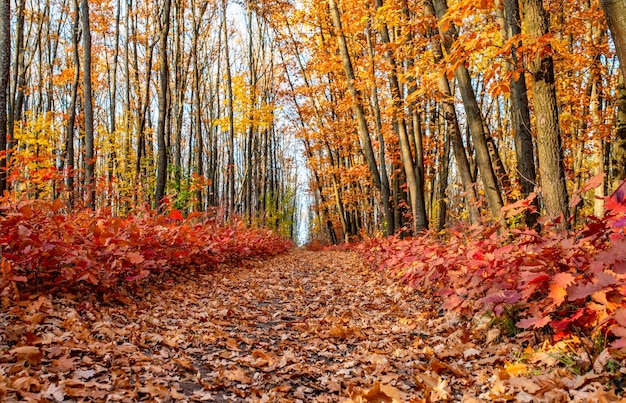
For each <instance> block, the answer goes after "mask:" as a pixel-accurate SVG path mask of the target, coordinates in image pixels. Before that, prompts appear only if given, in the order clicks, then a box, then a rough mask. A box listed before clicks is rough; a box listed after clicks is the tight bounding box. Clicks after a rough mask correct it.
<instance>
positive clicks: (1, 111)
mask: <svg viewBox="0 0 626 403" xmlns="http://www.w3.org/2000/svg"><path fill="white" fill-rule="evenodd" d="M10 4H11V2H10V1H9V0H5V1H3V2H2V4H0V197H2V195H3V194H4V191H5V190H7V188H8V187H7V168H8V164H7V158H6V151H7V130H8V125H7V123H10V124H13V122H7V114H6V110H7V94H8V89H9V85H10V84H9V77H10V74H9V73H10V70H11V6H10Z"/></svg>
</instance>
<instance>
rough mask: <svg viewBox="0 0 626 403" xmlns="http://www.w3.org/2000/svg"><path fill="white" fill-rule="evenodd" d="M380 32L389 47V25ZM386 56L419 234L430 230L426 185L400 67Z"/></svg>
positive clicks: (387, 53)
mask: <svg viewBox="0 0 626 403" xmlns="http://www.w3.org/2000/svg"><path fill="white" fill-rule="evenodd" d="M381 7H382V0H376V8H377V9H380V8H381ZM379 30H380V35H381V37H382V40H383V43H385V44H387V45H389V44H390V43H391V39H390V37H389V29H388V28H387V24H385V23H382V24H380V29H379ZM384 56H385V59H386V61H387V63H389V65H390V66H391V71H390V73H389V75H388V76H389V85H390V87H391V97H392V99H393V105H394V114H395V120H396V123H397V124H396V128H397V132H398V140H399V143H400V155H401V157H402V164H403V165H404V171H405V172H406V176H407V183H408V185H409V197H410V200H411V211H412V213H413V231H414V233H415V234H417V233H418V232H420V231H422V230H425V229H427V228H428V217H427V216H426V204H425V200H424V184H423V182H422V180H421V179H422V175H421V173H420V172H419V169H418V168H417V166H416V164H415V161H414V160H413V153H412V151H411V142H410V139H409V135H408V133H407V126H406V123H405V121H404V119H403V117H402V116H403V115H404V105H403V96H402V90H401V88H400V83H399V81H398V74H397V69H398V66H397V63H396V60H395V57H394V55H393V53H392V52H391V50H386V51H385V53H384ZM418 130H419V128H418ZM420 145H421V141H420ZM420 151H421V150H416V155H418V159H421V161H422V166H423V154H422V155H419V152H420Z"/></svg>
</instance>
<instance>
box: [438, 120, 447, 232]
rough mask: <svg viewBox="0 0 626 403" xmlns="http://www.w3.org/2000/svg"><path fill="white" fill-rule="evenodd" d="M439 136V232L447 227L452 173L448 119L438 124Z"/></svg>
mask: <svg viewBox="0 0 626 403" xmlns="http://www.w3.org/2000/svg"><path fill="white" fill-rule="evenodd" d="M438 127H439V134H440V137H442V139H441V140H443V147H442V148H443V150H442V152H441V153H440V154H439V156H438V162H439V164H438V165H439V169H438V171H439V183H438V185H437V196H436V203H437V204H436V207H437V214H436V217H437V221H436V226H435V230H436V231H437V232H439V231H441V230H443V229H444V228H445V226H446V212H447V208H448V203H446V189H447V187H448V175H449V172H450V145H451V144H450V143H451V141H450V140H451V138H450V137H451V136H450V135H449V134H448V133H447V130H446V119H445V116H442V117H441V118H440V119H439V122H438Z"/></svg>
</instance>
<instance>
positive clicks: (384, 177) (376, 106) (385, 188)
mask: <svg viewBox="0 0 626 403" xmlns="http://www.w3.org/2000/svg"><path fill="white" fill-rule="evenodd" d="M372 37H373V35H372V31H371V27H370V26H369V25H368V27H367V37H366V39H367V51H368V54H369V57H370V63H371V65H372V68H371V71H370V74H371V80H372V97H373V101H372V109H373V110H374V120H375V121H376V136H377V137H378V148H379V151H378V154H379V156H378V159H379V161H380V178H381V193H382V198H383V209H384V210H385V211H384V213H385V220H386V222H387V236H391V235H393V234H394V232H396V228H395V225H394V218H393V208H392V206H391V194H390V187H389V175H388V174H387V161H386V158H385V137H384V136H383V132H382V128H383V124H382V118H381V113H380V102H379V99H378V85H377V84H376V68H375V65H374V44H373V38H372Z"/></svg>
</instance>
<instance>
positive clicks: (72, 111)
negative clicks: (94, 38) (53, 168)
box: [65, 0, 80, 207]
mask: <svg viewBox="0 0 626 403" xmlns="http://www.w3.org/2000/svg"><path fill="white" fill-rule="evenodd" d="M73 3H74V22H73V27H72V57H73V59H74V79H73V81H72V87H71V99H70V106H69V108H68V119H67V126H66V128H65V132H66V134H67V139H66V146H65V150H66V156H65V158H66V164H67V180H66V183H67V190H68V193H69V200H68V203H69V206H70V207H74V198H75V190H74V167H75V163H74V159H75V156H74V125H75V124H76V101H77V98H78V82H79V80H80V57H79V54H78V42H79V38H78V36H79V29H80V13H79V7H78V0H73Z"/></svg>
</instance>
